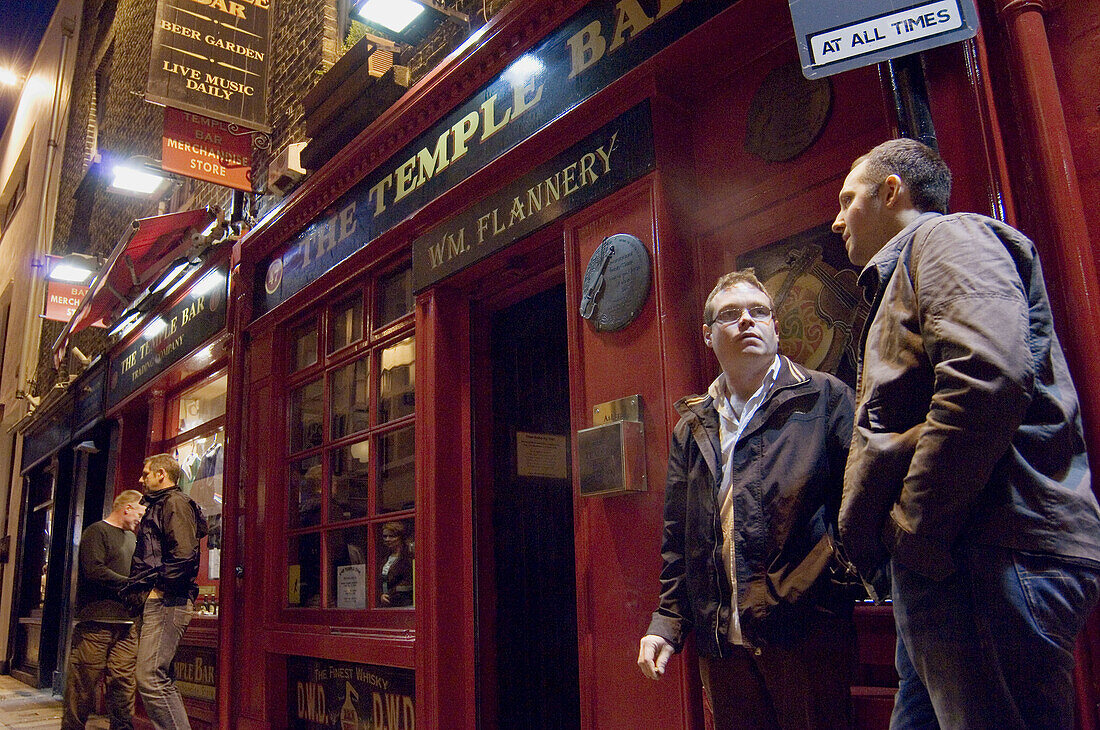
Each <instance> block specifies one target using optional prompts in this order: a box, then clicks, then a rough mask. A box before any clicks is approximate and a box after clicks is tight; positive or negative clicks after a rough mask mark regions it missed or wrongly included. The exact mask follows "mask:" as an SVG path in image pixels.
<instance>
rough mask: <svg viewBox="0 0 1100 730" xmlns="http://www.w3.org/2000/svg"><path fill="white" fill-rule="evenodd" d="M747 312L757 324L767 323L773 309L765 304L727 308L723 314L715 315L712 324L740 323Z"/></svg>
mask: <svg viewBox="0 0 1100 730" xmlns="http://www.w3.org/2000/svg"><path fill="white" fill-rule="evenodd" d="M745 312H748V313H749V316H750V317H752V318H753V319H754V320H756V321H757V322H765V321H767V320H768V319H771V316H772V310H771V307H768V306H765V305H763V304H756V305H754V306H751V307H726V308H725V309H723V310H722V311H721V312H719V313H718V314H716V315H714V319H712V320H711V324H733V323H734V322H740V321H741V318H742V317H744V316H745Z"/></svg>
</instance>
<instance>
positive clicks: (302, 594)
mask: <svg viewBox="0 0 1100 730" xmlns="http://www.w3.org/2000/svg"><path fill="white" fill-rule="evenodd" d="M287 561H288V563H289V565H288V566H287V605H290V606H319V605H321V536H320V535H318V534H310V535H297V536H295V537H292V538H290V545H289V549H288V551H287Z"/></svg>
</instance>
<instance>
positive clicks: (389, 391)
mask: <svg viewBox="0 0 1100 730" xmlns="http://www.w3.org/2000/svg"><path fill="white" fill-rule="evenodd" d="M415 362H416V338H415V337H406V338H405V339H403V340H401V341H400V342H397V343H394V344H392V345H390V346H389V347H387V348H386V349H384V350H382V363H381V366H380V368H379V370H380V372H379V380H378V421H379V422H380V423H385V422H386V421H392V420H393V419H395V418H401V416H407V415H409V414H411V413H412V412H413V406H415V405H416V400H415V397H414V395H415V390H416V373H415V371H414V365H415Z"/></svg>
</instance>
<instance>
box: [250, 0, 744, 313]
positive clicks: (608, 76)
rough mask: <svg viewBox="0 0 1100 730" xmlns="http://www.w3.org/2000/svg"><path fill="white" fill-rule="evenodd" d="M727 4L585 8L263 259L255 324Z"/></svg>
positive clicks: (675, 1)
mask: <svg viewBox="0 0 1100 730" xmlns="http://www.w3.org/2000/svg"><path fill="white" fill-rule="evenodd" d="M733 3H734V0H631V1H630V2H626V1H625V0H594V1H593V2H591V3H589V4H588V5H586V6H585V7H584V8H582V9H581V10H580V11H578V12H577V13H576V14H575V15H574V16H573V17H572V18H570V19H569V20H567V21H566V22H565V23H563V24H562V25H561V26H559V27H558V28H557V30H555V31H553V32H552V33H551V34H550V35H548V36H547V37H546V38H545V39H544V40H543V41H542V42H541V43H539V44H538V45H537V46H535V47H534V48H532V49H531V50H530V51H528V52H527V53H525V54H524V55H522V56H520V57H519V58H518V59H516V60H515V61H514V62H513V63H512V64H511V65H510V66H509V67H508V68H506V69H504V71H502V72H501V73H500V74H499V75H497V77H496V78H495V79H493V80H492V81H490V82H489V83H488V84H487V85H486V86H484V87H482V89H481V90H480V91H478V92H477V93H475V94H474V95H473V96H471V97H470V98H469V99H467V100H466V101H465V102H464V103H462V104H460V105H459V106H458V107H457V108H456V109H455V110H454V111H452V112H451V113H450V114H449V115H447V116H446V117H444V118H443V119H441V120H440V121H439V122H438V123H436V124H435V126H433V127H432V128H430V129H428V130H427V131H426V132H424V133H423V134H421V135H420V136H419V137H417V138H416V139H415V140H413V142H412V143H410V144H409V145H408V146H407V147H405V148H404V149H403V150H401V151H400V152H398V153H397V154H395V155H393V156H392V157H391V158H390V159H389V160H387V161H386V162H385V163H383V164H382V165H381V166H380V167H378V168H377V169H375V170H374V171H373V172H371V173H370V174H369V175H367V177H366V178H365V179H364V180H363V181H362V182H360V183H359V184H358V185H356V186H355V187H353V188H352V189H351V190H349V191H348V192H347V193H345V194H344V195H343V196H342V197H341V198H339V199H338V200H337V201H336V202H335V203H334V204H333V205H332V206H331V207H330V208H328V209H327V210H325V211H324V212H322V213H321V215H320V216H319V217H318V218H316V219H315V220H314V221H313V222H312V223H310V224H309V225H308V226H307V227H306V228H305V229H304V230H303V231H302V232H301V233H300V234H299V235H298V236H296V237H295V238H293V239H292V240H291V241H289V242H288V243H287V245H286V246H285V247H283V248H282V249H280V250H279V251H277V252H276V253H275V254H273V255H272V256H271V257H269V258H268V259H266V260H265V261H264V262H263V263H262V264H261V265H260V267H259V271H258V272H257V279H258V281H257V286H256V287H255V291H256V315H257V316H259V315H262V314H264V313H266V312H268V311H270V310H271V309H273V308H274V307H276V306H277V305H278V304H280V303H281V302H283V301H285V300H286V299H287V298H289V297H290V296H291V295H293V294H294V293H295V292H297V291H299V290H300V289H301V288H302V287H304V286H305V285H306V284H307V283H309V282H310V281H313V280H314V279H316V278H317V277H318V276H320V275H321V274H322V273H324V272H325V271H328V270H329V269H331V268H332V267H333V266H335V265H336V264H338V263H340V262H341V261H343V260H345V259H347V258H348V257H349V256H351V255H352V254H353V253H355V252H356V251H358V250H359V249H361V248H363V247H364V246H366V245H367V244H368V243H370V241H372V240H373V239H375V238H377V237H378V236H379V235H381V234H382V233H384V232H386V231H387V230H389V229H390V228H393V227H394V226H395V225H397V224H398V223H400V222H401V221H403V220H405V219H407V218H408V217H410V216H411V215H413V214H414V213H415V212H416V211H418V210H420V209H421V208H423V207H424V206H425V205H427V204H428V203H430V202H431V201H433V200H435V199H436V198H438V197H440V196H441V195H443V194H444V193H446V192H447V191H448V190H450V189H451V188H453V187H454V186H456V185H458V184H459V183H460V182H462V181H464V180H466V179H467V178H469V177H470V176H471V175H473V174H475V173H476V172H477V171H478V170H480V169H482V168H484V167H485V166H487V165H488V164H490V163H491V162H493V161H494V160H496V159H498V158H499V157H501V156H503V155H504V154H506V153H507V152H508V151H510V150H512V149H514V148H515V147H516V146H517V145H519V144H520V143H521V142H523V141H524V140H526V139H528V138H529V137H531V136H533V135H535V134H536V133H537V132H538V131H539V130H541V129H543V128H545V127H546V126H547V125H549V124H550V123H551V122H553V121H554V120H555V119H558V118H560V117H561V116H562V115H563V114H565V113H566V112H568V111H569V110H571V109H573V108H574V107H576V106H577V105H579V104H580V103H581V102H583V101H585V100H586V99H589V98H591V97H592V96H593V95H594V94H596V92H598V91H600V90H601V89H603V88H606V87H607V86H608V85H609V84H611V83H612V82H614V81H615V80H617V79H619V78H621V77H622V76H623V75H625V74H626V73H627V72H629V71H630V70H632V69H634V68H637V67H638V66H639V65H640V64H642V63H643V62H645V61H646V60H647V59H648V58H650V57H652V56H653V55H655V54H656V53H658V52H659V51H661V50H662V49H664V48H666V47H667V46H669V45H670V44H671V43H673V42H674V41H676V40H677V39H679V38H682V37H683V36H684V35H685V34H687V33H688V32H689V31H691V30H693V29H695V28H696V27H698V26H699V25H701V24H702V23H704V22H705V21H707V20H709V19H710V18H712V17H714V16H715V15H717V14H718V13H719V12H721V11H722V10H724V9H726V8H727V7H729V6H730V5H733Z"/></svg>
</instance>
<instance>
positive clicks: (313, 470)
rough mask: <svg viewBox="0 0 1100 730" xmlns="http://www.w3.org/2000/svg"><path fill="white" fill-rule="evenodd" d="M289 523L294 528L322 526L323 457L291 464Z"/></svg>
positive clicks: (313, 457) (318, 456) (310, 458)
mask: <svg viewBox="0 0 1100 730" xmlns="http://www.w3.org/2000/svg"><path fill="white" fill-rule="evenodd" d="M288 487H289V489H288V492H289V501H290V504H289V505H288V508H287V515H288V516H289V523H290V526H291V527H292V528H294V527H313V526H314V525H319V524H321V456H320V455H319V454H318V455H317V456H311V457H309V458H308V459H301V460H299V461H292V462H290V479H289V480H288Z"/></svg>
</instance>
